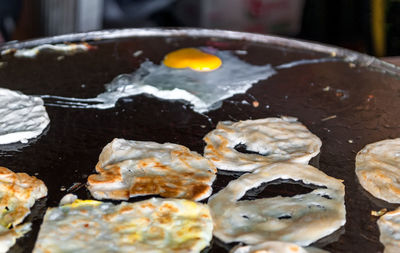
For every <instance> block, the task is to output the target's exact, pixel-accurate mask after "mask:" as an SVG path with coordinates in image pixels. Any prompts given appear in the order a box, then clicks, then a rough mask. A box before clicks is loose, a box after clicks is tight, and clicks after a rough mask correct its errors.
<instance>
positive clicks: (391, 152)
mask: <svg viewBox="0 0 400 253" xmlns="http://www.w3.org/2000/svg"><path fill="white" fill-rule="evenodd" d="M356 174H357V177H358V181H359V182H360V184H361V185H362V187H363V188H364V189H365V190H367V191H368V192H369V193H371V194H372V195H373V196H375V197H376V198H379V199H383V200H385V201H387V202H390V203H400V138H398V139H391V140H383V141H378V142H375V143H371V144H368V145H366V146H365V147H364V148H363V149H362V150H361V151H360V152H358V153H357V156H356Z"/></svg>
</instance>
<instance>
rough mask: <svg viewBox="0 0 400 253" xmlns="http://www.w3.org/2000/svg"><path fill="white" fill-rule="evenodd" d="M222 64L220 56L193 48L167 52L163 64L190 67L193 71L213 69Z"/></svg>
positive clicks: (178, 67) (179, 67)
mask: <svg viewBox="0 0 400 253" xmlns="http://www.w3.org/2000/svg"><path fill="white" fill-rule="evenodd" d="M221 64H222V61H221V59H220V58H218V57H217V56H215V55H212V54H207V53H204V52H202V51H200V50H198V49H195V48H182V49H179V50H176V51H173V52H171V53H169V54H167V55H166V56H165V58H164V65H165V66H167V67H170V68H176V69H183V68H191V69H193V70H195V71H213V70H216V69H217V68H219V67H220V66H221Z"/></svg>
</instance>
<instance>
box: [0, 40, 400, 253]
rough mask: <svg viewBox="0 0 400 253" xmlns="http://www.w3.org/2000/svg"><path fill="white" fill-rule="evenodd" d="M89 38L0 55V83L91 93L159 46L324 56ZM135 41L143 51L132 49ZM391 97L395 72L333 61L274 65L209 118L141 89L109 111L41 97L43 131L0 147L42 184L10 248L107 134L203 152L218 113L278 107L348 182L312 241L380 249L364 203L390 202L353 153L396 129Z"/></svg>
mask: <svg viewBox="0 0 400 253" xmlns="http://www.w3.org/2000/svg"><path fill="white" fill-rule="evenodd" d="M90 43H91V44H92V45H96V46H97V49H95V50H91V51H89V52H86V53H78V54H75V55H72V56H65V57H61V58H60V57H59V56H60V55H59V54H55V53H43V54H40V55H39V56H38V57H36V58H35V59H17V58H14V57H13V56H12V55H5V56H2V59H1V61H2V62H6V63H5V64H3V65H2V67H1V68H0V87H4V88H9V89H13V90H20V91H22V92H23V93H25V94H29V95H44V94H50V95H58V96H67V97H78V98H88V97H95V96H96V95H97V94H99V93H101V92H103V91H104V84H105V83H108V82H110V81H111V80H112V79H113V78H114V77H116V76H117V75H119V74H122V73H131V72H133V71H134V70H135V69H137V68H138V67H139V65H140V63H141V62H143V61H144V60H145V59H149V60H151V61H153V62H155V63H157V64H158V63H160V61H161V60H162V58H163V56H164V55H165V54H166V53H168V52H170V51H172V50H175V49H178V48H182V47H197V46H213V47H215V48H218V49H220V50H246V51H247V54H246V55H240V58H242V59H243V60H245V61H247V62H249V63H251V64H256V65H257V64H258V65H261V64H268V63H270V64H272V65H273V66H277V65H279V64H282V63H287V62H291V61H294V60H301V59H314V58H322V57H330V55H329V54H324V53H317V52H314V51H312V50H299V49H294V48H285V47H278V46H272V45H268V44H264V43H257V42H251V41H246V40H230V39H218V40H217V39H212V38H190V37H172V38H163V37H136V38H125V39H115V40H105V41H96V42H90ZM138 50H141V51H143V53H142V54H141V55H140V56H138V57H134V56H133V53H135V52H136V51H138ZM211 92H212V91H211ZM399 96H400V81H399V80H398V79H397V78H396V77H393V76H390V75H388V74H383V73H381V72H378V71H374V70H371V69H368V68H366V67H360V66H358V65H355V66H354V65H351V64H349V63H348V62H344V61H337V62H325V63H317V64H308V65H301V66H296V67H292V68H288V69H281V70H278V73H277V74H276V75H274V76H272V77H270V78H269V79H267V80H264V81H260V82H259V83H257V84H255V85H253V87H252V88H251V89H249V90H248V91H247V92H246V94H239V95H235V96H233V97H231V98H229V99H226V100H225V101H224V102H223V105H222V107H221V108H219V109H217V110H215V111H211V112H208V113H206V116H208V117H209V118H210V119H211V122H210V121H209V119H208V118H207V117H206V116H204V115H201V114H198V113H195V112H193V111H192V110H191V108H190V106H189V105H188V104H186V103H185V102H183V101H166V100H160V99H158V98H155V97H152V96H148V95H138V96H133V97H129V98H125V99H120V100H119V102H118V103H117V105H116V106H115V108H112V109H107V110H96V109H72V108H60V107H52V106H47V111H48V114H49V116H50V119H51V123H50V127H49V128H48V129H47V131H46V133H45V134H43V135H42V136H41V137H40V138H38V139H36V140H32V141H30V142H29V143H28V145H26V144H13V145H2V146H0V165H1V166H5V167H7V168H10V169H12V170H13V171H16V172H27V173H29V174H30V175H36V176H37V177H38V178H40V179H42V180H43V181H44V182H45V184H46V185H47V187H48V190H49V194H48V197H47V198H46V199H43V200H41V201H39V202H37V204H36V205H35V206H34V209H33V211H32V214H31V215H30V216H29V218H28V220H32V221H33V230H32V231H31V232H29V233H28V234H27V235H26V236H25V237H23V238H21V239H19V240H18V241H17V244H16V245H15V246H14V247H13V248H12V250H11V251H12V252H30V251H31V250H32V248H33V246H34V243H35V240H36V237H37V233H38V230H39V226H40V223H41V218H42V216H43V215H44V212H45V210H46V208H47V207H49V206H57V205H58V202H59V200H60V199H61V198H62V196H64V195H65V194H66V193H67V192H68V189H69V188H70V187H71V186H73V185H74V184H75V185H77V184H76V183H81V184H85V183H86V179H87V176H88V175H89V174H92V173H94V172H95V169H94V168H95V164H96V163H97V159H98V156H99V154H100V152H101V150H102V148H103V147H104V146H105V145H106V144H107V143H109V142H110V141H111V140H112V139H113V138H115V137H118V138H126V139H131V140H141V141H156V142H160V143H163V142H173V143H177V144H181V145H185V146H187V147H188V148H190V149H191V150H194V151H197V152H199V153H201V154H202V151H203V148H204V145H205V143H204V142H203V141H202V138H203V136H204V135H205V134H206V133H207V132H209V131H210V130H212V129H214V128H215V126H216V124H217V122H218V121H222V120H233V121H237V120H247V119H258V118H265V117H277V116H280V115H289V116H294V117H297V118H298V119H299V121H300V122H302V123H303V124H305V125H306V126H307V127H308V128H309V129H310V130H311V131H312V132H313V133H314V134H316V135H317V136H318V137H319V138H321V140H322V143H323V145H322V150H321V154H320V155H319V157H317V158H316V159H314V160H313V161H312V164H313V165H314V166H317V167H318V168H319V169H321V170H322V171H324V172H325V173H326V174H328V175H330V176H333V177H336V178H340V179H343V180H344V184H345V186H346V196H345V201H346V202H345V204H346V211H347V221H346V225H345V227H344V228H343V229H341V230H339V231H338V232H337V233H335V234H334V235H332V236H330V237H328V238H325V239H324V240H321V241H320V242H318V243H317V244H316V245H317V246H320V247H323V248H324V249H326V250H329V251H331V252H379V251H382V250H383V246H382V245H381V244H380V243H379V231H378V227H377V225H376V220H377V218H376V217H372V216H371V215H370V212H371V210H380V209H381V208H388V209H390V210H391V209H394V208H395V207H396V205H392V204H389V203H386V202H384V201H379V200H377V199H375V198H374V197H372V196H371V195H370V194H368V193H367V192H366V191H364V190H363V189H362V188H361V186H360V185H359V183H358V181H357V178H356V176H355V172H354V160H355V155H356V153H357V152H358V151H359V150H360V149H361V148H363V147H364V146H365V145H366V144H368V143H371V142H375V141H378V140H382V139H387V138H396V137H399V136H400V130H399V127H400V117H398V115H400V99H399ZM243 101H247V102H248V103H243ZM254 101H257V102H258V103H259V105H258V107H255V106H253V105H252V104H253V102H254ZM237 177H238V174H235V173H219V174H218V176H217V180H216V182H215V183H214V192H217V191H219V190H220V189H222V188H223V187H224V186H225V185H226V184H227V183H228V182H229V181H230V180H232V179H235V178H237ZM275 183H276V182H275ZM292 183H293V182H292ZM296 187H297V188H299V189H300V188H302V187H301V186H298V185H296V186H294V187H288V184H282V185H281V187H280V186H276V185H275V186H273V187H272V188H271V187H266V189H265V190H264V191H263V192H261V193H260V194H259V195H258V196H259V197H261V196H263V195H264V196H271V195H274V194H275V195H281V194H282V195H287V196H292V195H294V194H296V193H297V190H296V189H297V188H296ZM303 188H304V187H303ZM76 189H77V190H76V191H75V192H74V193H75V194H78V196H79V197H80V198H84V199H86V198H91V196H90V194H89V193H88V191H87V190H86V188H85V187H84V186H83V187H81V188H79V187H78V188H76ZM271 189H272V191H273V193H272V194H271ZM72 192H73V190H72ZM306 192H307V191H306ZM298 193H299V194H300V193H304V191H299V192H298ZM135 200H136V199H131V200H130V201H135ZM232 245H233V244H231V245H224V244H223V243H221V242H220V241H219V240H217V239H215V238H214V240H213V242H212V246H211V248H210V249H208V251H209V252H224V251H227V249H229V247H231V246H232Z"/></svg>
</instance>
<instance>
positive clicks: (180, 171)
mask: <svg viewBox="0 0 400 253" xmlns="http://www.w3.org/2000/svg"><path fill="white" fill-rule="evenodd" d="M96 171H97V172H98V173H99V174H94V175H90V176H89V178H88V184H89V187H88V188H89V190H90V192H91V194H92V195H93V196H94V197H95V198H96V199H129V198H130V197H134V196H141V195H156V194H158V195H160V196H163V197H170V198H184V199H190V200H201V199H204V198H206V197H208V196H209V195H210V194H211V191H212V188H211V185H212V183H213V181H214V180H215V173H216V168H215V166H214V165H213V164H212V163H211V162H210V161H208V160H207V159H205V158H203V157H202V156H201V155H199V154H197V153H196V152H192V151H190V150H189V149H188V148H186V147H184V146H181V145H177V144H172V143H164V144H159V143H155V142H140V141H127V140H123V139H114V140H113V141H112V142H111V143H109V144H108V145H107V146H106V147H105V148H104V149H103V152H102V153H101V154H100V157H99V162H98V164H97V165H96Z"/></svg>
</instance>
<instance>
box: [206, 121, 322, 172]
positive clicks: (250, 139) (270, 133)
mask: <svg viewBox="0 0 400 253" xmlns="http://www.w3.org/2000/svg"><path fill="white" fill-rule="evenodd" d="M204 141H205V142H206V143H207V146H206V147H205V149H204V156H205V157H206V158H208V159H210V160H211V161H212V162H213V163H214V164H215V165H216V166H217V168H218V169H221V170H231V171H253V170H255V169H256V168H257V167H259V166H260V165H265V164H271V163H275V162H284V161H286V162H295V163H302V164H307V163H308V162H309V161H310V159H311V158H312V157H314V156H316V155H317V154H318V153H319V151H320V148H321V145H322V143H321V140H320V139H319V138H318V137H317V136H315V135H314V134H312V133H311V132H310V131H309V130H308V129H307V128H306V127H305V126H304V125H302V124H301V123H300V122H298V121H297V119H296V118H292V117H282V118H265V119H257V120H245V121H239V122H236V123H234V122H231V121H222V122H219V123H218V125H217V128H216V129H215V130H213V131H211V132H210V133H208V134H207V135H206V136H205V137H204ZM237 145H245V146H246V147H247V150H248V151H251V152H253V153H255V154H251V153H242V152H239V151H237V150H235V147H236V146H237Z"/></svg>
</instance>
